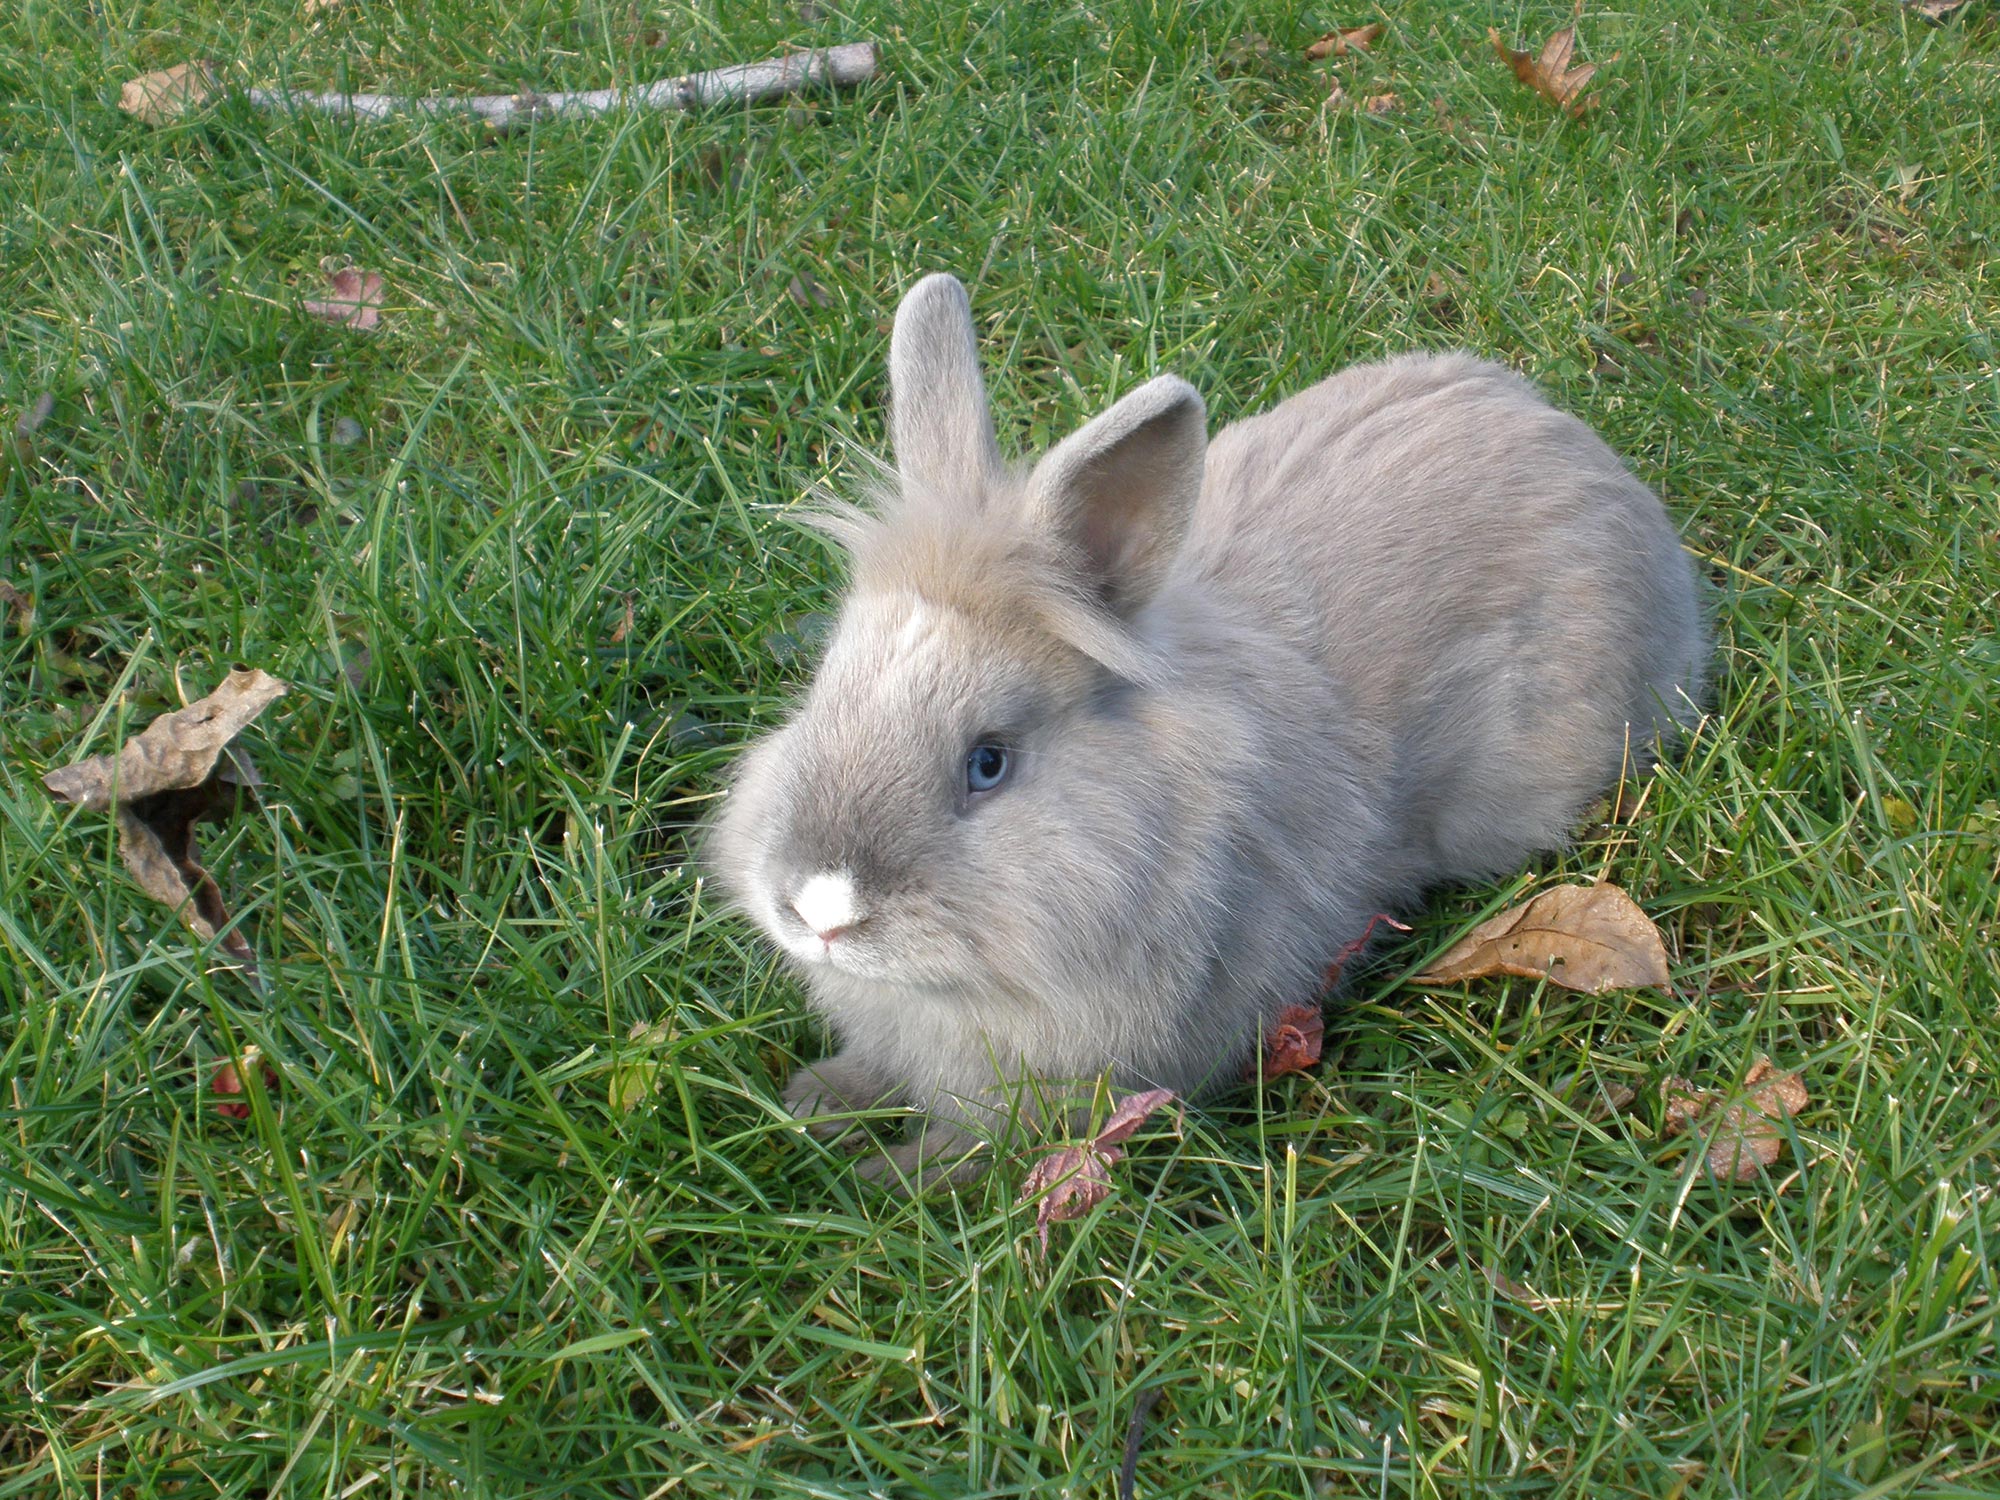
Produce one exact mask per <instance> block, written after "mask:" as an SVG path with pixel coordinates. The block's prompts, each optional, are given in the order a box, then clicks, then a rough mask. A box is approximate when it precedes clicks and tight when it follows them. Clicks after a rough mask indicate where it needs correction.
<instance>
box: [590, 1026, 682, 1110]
mask: <svg viewBox="0 0 2000 1500" xmlns="http://www.w3.org/2000/svg"><path fill="white" fill-rule="evenodd" d="M674 1035H675V1033H674V1030H673V1028H672V1027H671V1026H668V1025H667V1024H666V1023H665V1022H664V1021H634V1022H633V1023H632V1028H631V1030H630V1031H628V1032H626V1034H625V1037H626V1040H627V1041H629V1042H631V1043H632V1046H633V1051H632V1052H631V1053H630V1054H629V1055H628V1056H626V1057H624V1058H622V1059H621V1060H620V1061H618V1062H617V1063H616V1064H614V1065H613V1067H612V1069H611V1077H610V1079H609V1080H608V1081H607V1082H606V1084H605V1098H606V1100H607V1102H608V1103H609V1104H610V1105H611V1107H612V1109H613V1110H615V1111H617V1112H618V1113H619V1114H621V1115H629V1114H630V1113H631V1112H632V1111H633V1110H635V1109H637V1108H638V1107H639V1106H640V1105H642V1104H644V1103H645V1102H646V1101H647V1100H648V1099H650V1098H652V1097H653V1095H654V1094H656V1093H658V1092H659V1089H660V1072H661V1069H662V1066H663V1065H662V1063H661V1062H660V1059H659V1058H658V1057H657V1056H655V1055H654V1054H655V1053H656V1052H657V1050H658V1049H659V1048H661V1047H664V1046H666V1045H667V1044H668V1043H669V1042H671V1041H673V1039H674Z"/></svg>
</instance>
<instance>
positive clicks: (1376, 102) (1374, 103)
mask: <svg viewBox="0 0 2000 1500" xmlns="http://www.w3.org/2000/svg"><path fill="white" fill-rule="evenodd" d="M1400 107H1401V101H1399V100H1398V99H1397V97H1396V96H1395V95H1394V94H1370V95H1369V96H1368V97H1367V98H1365V99H1357V98H1355V97H1354V96H1353V95H1352V94H1350V93H1348V92H1347V90H1346V89H1344V88H1342V87H1341V83H1340V80H1339V79H1338V78H1336V79H1334V80H1333V85H1332V87H1331V88H1329V89H1328V90H1327V93H1326V102H1325V103H1324V104H1322V105H1321V106H1320V108H1321V109H1323V110H1329V111H1331V110H1353V111H1354V112H1355V113H1356V114H1364V115H1392V114H1394V113H1395V112H1396V111H1397V109H1398V108H1400Z"/></svg>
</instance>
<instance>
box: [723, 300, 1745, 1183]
mask: <svg viewBox="0 0 2000 1500" xmlns="http://www.w3.org/2000/svg"><path fill="white" fill-rule="evenodd" d="M889 376H890V398H891V399H890V428H891V439H892V442H893V446H894V462H895V467H894V470H893V474H892V475H890V476H888V477H886V478H885V480H884V482H883V484H882V486H881V489H882V493H881V494H879V495H878V496H877V497H876V500H877V504H876V505H875V506H874V507H873V508H872V509H871V510H866V511H864V510H861V509H858V508H852V507H846V508H841V507H835V508H832V509H829V510H828V511H827V512H826V513H825V514H824V515H822V516H820V517H819V518H818V519H819V523H820V524H821V525H822V526H823V527H824V528H825V529H827V530H828V531H830V532H831V533H833V535H834V536H835V537H836V539H837V540H838V541H839V542H840V543H841V545H842V546H843V547H844V549H845V551H846V553H847V555H848V558H849V560H850V563H851V577H850V581H849V587H848V590H847V593H846V595H845V598H844V601H843V603H842V606H841V609H840V612H839V615H838V619H837V621H836V622H835V624H834V626H833V628H832V630H831V632H830V635H829V639H828V642H827V644H826V647H825V651H824V656H823V659H822V660H821V662H820V664H819V666H818V669H817V671H816V674H815V675H814V677H813V679H812V681H811V683H810V685H809V687H808V688H807V690H806V691H805V694H804V697H803V701H802V702H801V703H800V704H799V706H798V707H797V710H796V712H795V713H793V714H792V716H791V717H790V719H789V720H788V721H787V722H786V723H784V724H783V726H782V727H780V728H778V729H776V730H775V731H773V732H771V733H769V734H768V735H766V736H764V737H763V738H761V739H759V740H758V741H756V742H755V743H754V744H752V745H750V746H749V747H748V748H747V749H746V750H745V751H744V752H743V753H742V754H741V755H740V757H739V758H738V760H737V762H736V764H735V766H734V768H733V770H732V773H731V778H730V781H729V785H728V787H727V790H726V792H725V795H724V797H723V799H722V803H721V807H720V810H719V812H718V813H717V815H716V816H715V818H714V819H713V821H712V823H711V826H710V828H709V831H708V840H709V846H708V855H709V861H710V868H711V870H712V872H713V874H714V876H715V877H716V880H717V882H718V884H719V885H720V886H721V887H722V889H723V891H724V892H725V893H726V895H727V896H728V898H729V899H730V900H732V901H733V902H734V903H735V904H736V905H737V906H739V907H740V908H741V910H742V911H744V912H746V913H747V914H748V916H749V917H750V918H751V919H752V920H753V921H754V922H755V923H756V924H757V925H758V926H759V927H760V928H761V929H762V930H763V931H764V933H765V934H766V935H768V937H769V938H770V939H771V941H772V942H773V943H775V944H776V945H777V947H778V948H779V949H780V950H781V951H782V952H783V953H784V955H786V957H787V958H788V959H790V960H791V961H792V963H793V964H794V965H795V966H796V968H797V971H798V972H799V974H800V975H802V976H803V979H804V982H805V985H806V987H807V989H808V991H809V992H810V996H811V999H812V1002H813V1004H814V1006H815V1007H816V1008H817V1010H818V1011H819V1012H821V1013H822V1014H823V1016H824V1018H825V1019H826V1021H827V1022H828V1023H829V1025H830V1028H831V1030H832V1033H833V1035H834V1037H835V1038H836V1039H837V1042H838V1050H836V1051H835V1052H834V1053H833V1055H831V1056H830V1057H827V1058H824V1059H822V1060H821V1061H819V1062H816V1063H813V1064H811V1065H810V1066H807V1067H802V1068H800V1069H798V1070H797V1072H796V1073H794V1075H793V1076H792V1078H791V1080H790V1081H789V1083H788V1084H787V1085H786V1087H785V1090H784V1095H783V1100H784V1104H785V1105H786V1107H787V1108H788V1109H789V1110H790V1111H791V1112H792V1113H793V1114H794V1115H796V1116H798V1117H800V1118H802V1119H806V1120H809V1121H812V1122H813V1123H814V1127H815V1128H816V1129H819V1130H821V1131H822V1132H825V1133H837V1132H839V1131H840V1130H841V1129H842V1128H843V1127H844V1125H846V1124H848V1123H851V1122H848V1121H846V1120H845V1118H844V1117H846V1116H849V1115H851V1114H853V1113H855V1112H859V1111H864V1110H870V1109H875V1108H878V1107H884V1106H894V1105H902V1106H908V1107H911V1108H913V1109H914V1110H915V1112H916V1113H917V1115H918V1120H917V1123H916V1124H915V1125H914V1127H913V1129H912V1132H911V1134H910V1137H909V1139H908V1140H906V1141H904V1142H903V1143H901V1144H900V1145H897V1146H895V1147H894V1148H892V1149H890V1150H889V1151H887V1152H886V1153H884V1154H883V1155H881V1156H878V1157H877V1158H875V1159H874V1160H873V1161H872V1163H870V1164H869V1165H868V1166H867V1167H866V1168H865V1170H867V1171H868V1172H870V1173H871V1174H872V1175H875V1176H878V1177H885V1178H889V1179H891V1180H892V1181H893V1180H895V1179H898V1178H905V1179H907V1178H911V1177H917V1176H919V1175H920V1174H923V1173H929V1174H931V1176H932V1179H933V1180H935V1179H936V1177H937V1176H938V1175H939V1174H940V1173H942V1174H943V1175H944V1176H946V1177H947V1178H953V1177H954V1173H955V1172H956V1175H960V1176H962V1175H971V1174H973V1173H976V1172H977V1170H978V1169H979V1163H978V1161H977V1160H976V1159H973V1158H972V1157H971V1156H969V1153H972V1152H974V1151H975V1150H976V1148H977V1147H978V1146H979V1144H980V1143H981V1142H982V1141H983V1140H989V1139H990V1138H992V1137H994V1135H995V1134H996V1132H999V1131H1003V1130H1004V1129H1006V1128H1007V1126H1008V1123H1009V1121H1010V1119H1015V1118H1017V1117H1015V1116H1013V1115H1010V1110H1013V1109H1019V1108H1021V1107H1022V1105H1021V1100H1022V1098H1024V1097H1026V1094H1025V1093H1024V1092H1023V1090H1024V1086H1025V1089H1026V1090H1027V1092H1028V1093H1033V1092H1035V1091H1038V1090H1041V1089H1044V1088H1058V1087H1062V1086H1067V1085H1068V1084H1070V1083H1074V1082H1082V1083H1084V1084H1085V1085H1087V1084H1088V1081H1089V1080H1091V1079H1093V1078H1102V1077H1104V1075H1106V1074H1107V1073H1108V1075H1109V1079H1110V1082H1111V1085H1112V1086H1113V1087H1115V1088H1121V1089H1124V1088H1153V1087H1161V1088H1168V1089H1172V1090H1174V1091H1175V1092H1176V1093H1177V1094H1180V1095H1182V1096H1184V1097H1198V1096H1200V1095H1201V1094H1202V1093H1204V1092H1207V1091H1209V1090H1212V1089H1214V1088H1217V1087H1219V1086H1221V1085H1223V1084H1226V1083H1229V1082H1232V1081H1237V1080H1241V1079H1242V1078H1244V1077H1245V1076H1246V1073H1247V1072H1249V1071H1253V1070H1254V1061H1255V1057H1256V1049H1257V1048H1258V1047H1259V1045H1260V1039H1261V1037H1262V1036H1263V1034H1264V1032H1265V1030H1266V1028H1267V1027H1268V1026H1269V1024H1270V1023H1271V1021H1272V1020H1273V1018H1274V1017H1275V1016H1276V1015H1277V1014H1278V1013H1279V1012H1280V1011H1282V1010H1283V1009H1284V1008H1285V1007H1286V1006H1288V1005H1291V1004H1296V1003H1299V1002H1301V1001H1310V1000H1312V999H1313V997H1315V996H1316V995H1317V994H1318V992H1319V988H1320V979H1321V975H1322V971H1323V969H1324V967H1325V965H1326V964H1327V962H1328V960H1329V959H1330V958H1332V957H1333V956H1334V955H1335V954H1336V953H1338V952H1339V951H1340V950H1342V948H1343V947H1344V946H1345V945H1347V944H1350V943H1351V942H1352V941H1354V940H1355V939H1356V938H1357V936H1358V935H1360V934H1362V933H1363V932H1364V931H1365V930H1366V929H1367V927H1368V924H1369V919H1370V918H1371V917H1372V916H1373V915H1375V914H1376V913H1378V912H1382V913H1392V912H1395V911H1398V910H1406V909H1408V908H1409V907H1410V906H1411V904H1412V903H1413V902H1415V901H1416V900H1417V898H1418V897H1420V896H1421V895H1422V894H1423V892H1424V891H1425V890H1426V888H1428V887H1431V886H1435V885H1439V884H1443V883H1448V882H1466V881H1477V880H1481V879H1487V878H1491V877H1494V876H1496V875H1499V874H1503V873H1505V872H1507V871H1509V870H1512V869H1514V868H1516V867H1518V866H1519V865H1520V864H1521V863H1522V862H1523V861H1524V860H1526V859H1527V858H1528V857H1529V856H1531V855H1533V854H1535V853H1537V852H1538V851H1544V850H1550V849H1554V848H1558V847H1560V846H1562V845H1563V844H1564V843H1565V841H1566V838H1567V835H1568V833H1569V831H1570V830H1571V828H1572V827H1573V826H1574V824H1575V821H1576V820H1577V818H1578V817H1579V816H1580V814H1581V813H1582V812H1583V810H1584V809H1585V808H1586V807H1587V806H1588V804H1589V803H1590V802H1591V801H1592V800H1593V799H1594V798H1595V797H1597V796H1598V795H1599V794H1600V793H1602V792H1604V791H1605V790H1606V789H1608V788H1609V787H1611V786H1612V785H1613V783H1614V782H1616V781H1617V779H1618V778H1619V777H1620V775H1621V773H1623V772H1624V771H1626V770H1629V769H1632V768H1635V767H1637V766H1642V765H1644V764H1645V763H1646V762H1647V761H1648V759H1649V758H1651V757H1653V756H1655V755H1656V754H1657V753H1658V748H1659V747H1660V746H1661V745H1662V744H1663V743H1665V742H1667V741H1669V740H1670V739H1671V738H1672V737H1673V736H1674V735H1675V734H1676V733H1677V732H1679V731H1680V730H1682V729H1684V728H1685V727H1686V726H1687V725H1688V724H1689V723H1690V722H1691V721H1692V720H1693V719H1694V717H1695V716H1696V714H1697V712H1698V704H1699V703H1700V702H1701V699H1702V693H1703V679H1704V669H1705V664H1706V662H1707V659H1708V654H1709V647H1708V641H1707V635H1706V631H1705V626H1704V621H1703V618H1702V610H1701V608H1700V604H1699V600H1698V597H1697V585H1696V578H1695V572H1694V569H1693V567H1692V564H1691V562H1690V559H1689V557H1688V555H1687V554H1686V553H1685V552H1684V551H1683V549H1682V547H1681V544H1680V540H1679V537H1678V535H1677V534H1676V531H1675V528H1674V526H1673V523H1672V522H1671V521H1670V520H1669V518H1668V516H1667V513H1666V510H1665V508H1664V507H1663V506H1662V504H1661V502H1660V500H1659V498H1658V497H1657V496H1656V495H1654V493H1653V492H1652V491H1651V490H1649V489H1648V488H1647V487H1646V486H1645V485H1644V484H1642V483H1641V482H1640V481H1639V480H1638V479H1636V478H1635V477H1634V476H1633V475H1632V474H1631V473H1630V472H1629V471H1628V470H1627V469H1626V468H1625V466H1624V465H1623V464H1622V463H1621V462H1620V461H1619V459H1618V457H1617V456H1616V455H1615V454H1614V453H1613V452H1612V451H1611V449H1610V448H1608V447H1607V446H1606V445H1605V444H1604V443H1603V442H1602V441H1601V440H1600V439H1599V438H1598V437H1597V436H1596V435H1595V434H1594V433H1592V432H1591V430H1590V429H1589V428H1588V427H1586V426H1585V425H1584V424H1583V423H1582V422H1581V421H1579V420H1577V419H1576V418H1575V417H1572V416H1569V415H1567V414H1565V413H1563V412H1560V411H1558V410H1556V409H1555V408H1554V407H1552V406H1551V405H1550V404H1549V403H1548V402H1547V401H1545V400H1544V399H1543V398H1542V396H1541V395H1540V394H1538V393H1537V391H1536V390H1535V388H1534V387H1533V386H1532V385H1530V384H1529V383H1528V382H1527V381H1526V380H1524V379H1522V378H1521V377H1519V376H1517V375H1515V374H1513V373H1512V372H1511V371H1509V370H1506V369H1504V368H1502V367H1501V366H1499V365H1495V364H1492V363H1488V362H1486V361H1483V360H1481V359H1478V358H1476V357H1474V356H1472V355H1470V354H1466V353H1448V354H1428V353H1412V354H1403V355H1400V356H1397V357H1393V358H1389V359H1386V360H1383V361H1382V362H1380V363H1376V364H1367V365H1361V366H1357V367H1354V368H1350V369H1347V370H1345V371H1343V372H1341V373H1339V374H1336V375H1333V376H1332V377H1330V378H1328V379H1326V380H1324V381H1323V382H1322V383H1320V384H1318V385H1315V386H1313V387H1311V388H1310V389H1308V390H1305V391H1303V392H1301V393H1299V394H1297V395H1294V396H1292V397H1291V398H1289V399H1288V400H1285V401H1282V402H1281V403H1279V404H1278V405H1277V406H1275V407H1272V408H1271V409H1269V410H1267V411H1264V412H1263V413H1261V414H1259V415H1257V416H1253V417H1250V418H1248V419H1246V420H1243V421H1240V422H1237V423H1235V424H1233V425H1231V426H1229V427H1226V428H1224V429H1223V430H1222V431H1221V432H1219V433H1217V434H1216V436H1215V437H1214V438H1213V440H1211V439H1209V437H1208V435H1207V423H1206V413H1205V410H1204V407H1203V403H1202V398H1201V396H1200V395H1199V394H1198V393H1197V392H1196V391H1195V389H1194V388H1193V387H1192V386H1190V385H1189V384H1187V383H1186V382H1185V381H1183V380H1180V379H1178V378H1176V377H1175V376H1172V375H1161V376H1159V377H1157V378H1155V379H1152V380H1149V381H1147V382H1146V383H1145V384H1143V385H1141V386H1139V387H1138V388H1137V389H1136V390H1133V391H1131V392H1130V393H1129V394H1127V395H1125V396H1124V397H1122V398H1121V399H1119V400H1118V401H1116V402H1114V403H1113V404H1112V405H1111V407H1110V408H1109V409H1108V410H1106V411H1105V412H1103V413H1102V414H1101V415H1099V416H1098V417H1096V418H1095V419H1093V420H1092V421H1090V422H1088V423H1086V424H1085V425H1084V426H1083V427H1082V428H1081V429H1079V430H1078V431H1077V432H1075V433H1074V434H1073V435H1072V436H1070V437H1068V438H1066V439H1064V440H1063V441H1062V442H1060V443H1058V444H1056V446H1055V447H1054V448H1053V449H1051V450H1050V451H1049V452H1048V454H1047V455H1046V456H1045V457H1043V458H1042V459H1041V460H1040V461H1039V462H1037V463H1035V464H1034V465H1033V466H1032V467H1030V468H1025V469H1022V468H1015V467H1010V466H1009V465H1008V464H1007V463H1005V462H1004V461H1003V459H1002V457H1001V452H1000V448H999V445H998V443H997V441H996V438H995V433H994V424H993V418H992V415H991V412H990V409H989V407H988V404H987V398H986V392H985V387H984V384H983V382H982V380H981V376H980V368H979V358H978V350H977V345H976V335H975V333H974V329H973V324H972V315H971V307H970V303H969V301H968V299H967V296H966V293H965V289H964V287H963V286H962V285H961V284H960V283H959V282H958V281H956V280H955V279H953V278H952V277H950V276H948V275H933V276H930V277H927V278H925V279H924V280H922V281H920V282H918V283H917V284H916V286H915V287H913V288H912V289H911V290H910V292H909V293H908V295H907V296H906V297H905V298H904V299H903V301H902V303H901V305H900V307H899V308H898V310H897V314H896V319H895V324H894V328H893V331H892V333H891V336H890V346H889ZM965 1161H971V1163H972V1164H971V1166H970V1168H969V1169H968V1168H966V1167H964V1166H962V1165H961V1166H959V1167H958V1168H956V1169H954V1168H953V1166H952V1165H951V1164H952V1163H954V1162H960V1163H962V1162H965Z"/></svg>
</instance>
